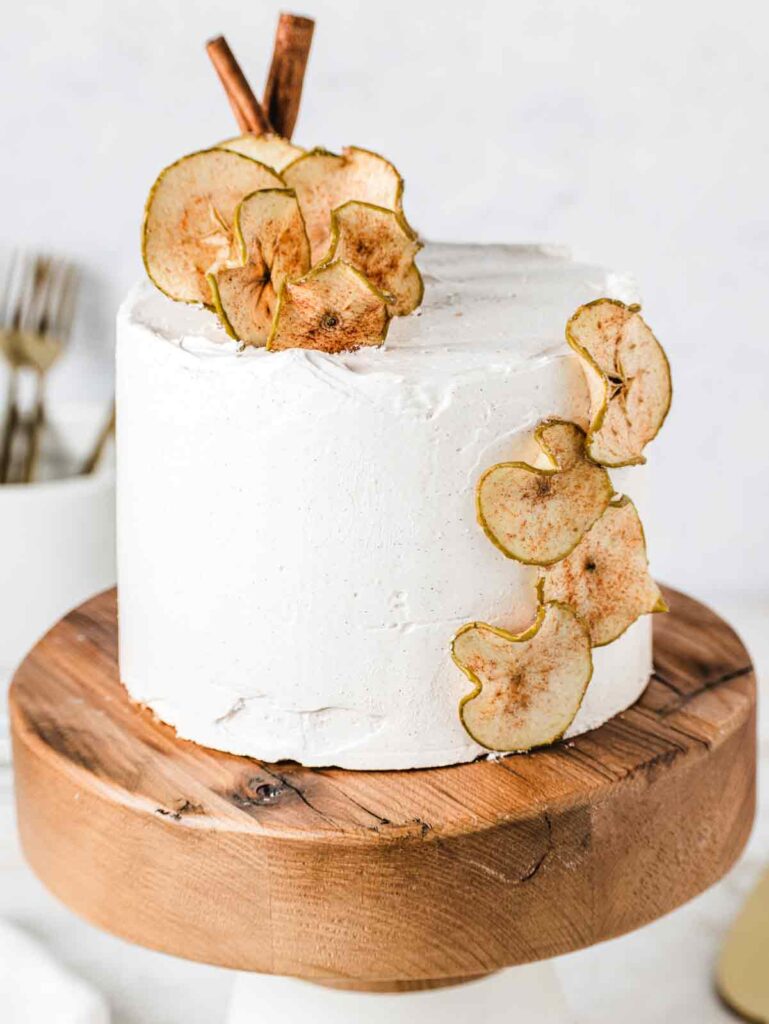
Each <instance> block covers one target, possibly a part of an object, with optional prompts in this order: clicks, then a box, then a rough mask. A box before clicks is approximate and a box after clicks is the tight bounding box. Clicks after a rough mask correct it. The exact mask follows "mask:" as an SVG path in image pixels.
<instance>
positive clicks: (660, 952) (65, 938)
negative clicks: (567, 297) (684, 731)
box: [0, 600, 769, 1024]
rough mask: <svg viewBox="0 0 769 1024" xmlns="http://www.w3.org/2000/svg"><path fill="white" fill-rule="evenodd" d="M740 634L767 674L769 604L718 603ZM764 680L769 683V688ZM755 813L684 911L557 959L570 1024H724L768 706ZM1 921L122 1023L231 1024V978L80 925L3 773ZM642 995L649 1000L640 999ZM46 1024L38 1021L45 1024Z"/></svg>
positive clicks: (766, 812) (760, 861)
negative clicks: (22, 821) (34, 857)
mask: <svg viewBox="0 0 769 1024" xmlns="http://www.w3.org/2000/svg"><path fill="white" fill-rule="evenodd" d="M711 603H712V604H714V606H715V607H716V608H717V610H718V611H719V612H720V613H721V614H723V615H725V616H726V617H727V618H728V619H729V621H731V622H732V623H733V625H734V626H735V627H736V628H737V629H738V630H739V631H740V633H741V634H742V636H743V639H744V640H745V642H746V643H747V644H748V647H749V648H750V650H751V652H752V654H753V657H754V660H755V662H756V666H757V669H758V673H759V679H761V677H762V675H763V676H764V677H765V678H767V679H769V635H767V631H766V627H765V623H766V619H767V616H769V602H766V603H756V602H751V603H746V602H744V601H738V600H729V601H726V600H724V601H720V602H718V601H716V602H711ZM768 685H769V684H768ZM759 731H760V785H759V813H758V817H757V820H756V825H755V828H754V830H753V835H752V837H751V839H750V842H749V844H748V847H747V850H746V851H745V853H744V855H743V857H742V858H741V860H740V861H739V863H738V864H737V865H736V867H735V868H734V869H733V870H732V871H731V872H730V873H729V874H728V875H727V876H726V878H724V879H723V880H722V881H721V882H719V883H718V884H717V885H715V886H713V888H711V889H710V890H709V891H708V892H706V893H704V894H703V895H702V896H700V897H698V898H697V899H695V900H693V901H692V902H691V903H689V904H688V905H687V906H685V907H683V908H681V909H680V910H678V911H676V912H674V913H672V914H670V915H668V916H667V917H665V918H662V919H661V920H659V921H657V922H655V923H654V924H651V925H649V926H647V927H646V928H643V929H641V930H639V931H637V932H635V933H633V934H631V935H627V936H624V937H623V938H621V939H616V940H614V941H612V942H608V943H604V944H602V945H600V946H594V947H593V948H591V949H587V950H583V951H581V952H578V953H572V954H570V955H568V956H565V957H561V958H559V959H558V960H557V961H555V965H556V969H557V972H558V976H559V979H560V982H561V985H562V987H563V990H564V993H565V996H566V999H567V1002H568V1004H569V1006H570V1011H571V1017H570V1019H569V1021H568V1022H565V1024H615V1022H616V1021H617V1020H622V1021H623V1024H659V1022H660V1021H662V1020H675V1021H676V1022H677V1024H722V1022H723V1024H727V1022H729V1021H732V1020H733V1019H734V1018H733V1017H732V1016H731V1015H730V1014H729V1013H728V1011H726V1010H725V1009H724V1008H723V1007H722V1006H721V1005H720V1003H719V1002H718V1000H717V998H716V996H715V995H714V993H713V989H712V966H713V962H714V958H715V957H716V955H717V953H718V948H719V943H720V941H721V938H722V936H723V934H724V932H725V930H726V929H727V928H728V926H729V923H730V921H731V920H732V918H733V916H734V915H735V913H736V912H737V910H738V909H739V906H740V904H741V902H742V900H743V899H744V897H745V896H746V895H747V894H748V892H749V891H750V889H751V886H752V885H753V883H754V882H755V881H756V880H757V878H758V876H759V874H760V872H761V870H762V868H763V867H764V866H765V865H769V798H767V795H766V786H765V784H764V783H765V780H766V778H767V776H768V775H769V711H766V710H764V708H763V706H760V725H759ZM0 917H8V918H10V919H11V920H13V921H14V922H16V923H18V924H20V925H22V926H24V927H26V928H27V929H28V930H29V931H30V932H31V933H32V934H33V935H35V936H37V937H39V938H41V939H42V940H44V941H45V942H46V944H47V945H48V946H49V948H50V949H51V951H52V952H53V953H54V954H55V955H56V956H58V957H59V958H60V959H61V960H62V961H63V962H64V963H66V964H67V965H68V966H69V967H70V968H71V969H72V970H74V971H76V972H78V973H79V974H80V975H82V976H83V977H85V978H87V979H89V980H90V981H92V982H93V984H95V985H96V986H98V987H99V988H100V989H101V991H102V992H103V993H104V994H105V995H106V997H107V998H108V1000H109V1002H110V1005H111V1007H112V1010H113V1020H114V1021H115V1022H116V1024H224V1022H225V1019H226V1007H227V1002H228V998H229V993H230V990H231V986H232V984H233V980H234V977H235V975H234V974H233V973H232V972H229V971H225V970H221V969H218V968H214V967H207V966H205V965H201V964H193V963H188V962H185V961H183V960H177V959H175V958H173V957H169V956H165V955H163V954H161V953H154V952H151V951H149V950H144V949H140V948H138V947H135V946H131V945H129V944H128V943H126V942H123V941H122V940H120V939H116V938H113V937H112V936H109V935H105V934H103V933H101V932H99V931H98V930H97V929H95V928H93V927H91V926H90V925H88V924H86V923H84V922H82V921H80V920H79V919H78V918H76V917H75V916H74V915H73V914H72V913H70V912H69V911H68V910H67V909H66V908H64V907H63V906H61V905H60V904H59V903H58V902H56V900H54V899H53V898H52V897H51V896H50V895H49V894H48V893H47V892H46V891H45V889H44V888H43V886H42V885H41V884H40V883H39V882H38V881H37V879H36V878H35V877H34V876H33V874H32V873H31V871H30V870H29V869H28V868H27V867H26V866H25V864H24V862H23V860H22V857H21V852H20V850H19V846H18V840H17V836H16V830H15V823H14V815H13V806H12V778H11V769H10V768H8V767H7V766H6V767H3V768H0ZM638 993H643V998H638ZM41 1024H42V1022H41Z"/></svg>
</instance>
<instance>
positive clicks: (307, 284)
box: [267, 260, 389, 352]
mask: <svg viewBox="0 0 769 1024" xmlns="http://www.w3.org/2000/svg"><path fill="white" fill-rule="evenodd" d="M388 323H389V314H388V312H387V301H386V298H385V296H384V295H382V293H381V292H380V291H378V290H377V289H376V288H375V287H374V285H372V284H371V282H370V281H369V280H368V278H366V277H364V276H363V274H361V273H360V271H358V270H356V269H355V268H354V267H351V266H350V265H349V263H343V262H342V261H341V260H336V261H334V262H333V263H324V264H322V265H321V266H319V267H315V268H314V269H313V270H311V271H310V273H309V274H306V275H305V276H304V277H303V278H300V279H299V280H298V281H290V280H287V281H284V283H283V286H282V288H281V289H280V292H279V294H278V306H277V309H276V311H275V318H274V320H273V324H272V331H271V332H270V336H269V339H268V340H267V348H268V349H270V350H271V351H278V350H280V349H286V348H313V349H318V350H319V351H321V352H346V351H352V350H353V349H356V348H360V347H361V346H363V345H381V344H382V342H383V341H384V339H385V335H386V334H387V327H388Z"/></svg>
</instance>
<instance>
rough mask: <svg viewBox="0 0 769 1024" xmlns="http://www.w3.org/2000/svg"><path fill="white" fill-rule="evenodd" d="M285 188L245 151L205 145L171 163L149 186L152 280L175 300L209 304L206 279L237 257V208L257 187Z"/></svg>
mask: <svg viewBox="0 0 769 1024" xmlns="http://www.w3.org/2000/svg"><path fill="white" fill-rule="evenodd" d="M275 187H277V188H282V187H285V186H284V183H283V181H282V180H281V178H280V177H279V176H278V175H277V174H276V172H275V171H273V170H271V169H270V168H269V167H266V166H265V165H264V164H260V163H257V161H255V160H251V159H250V158H249V157H246V156H242V155H241V154H240V153H232V152H229V151H227V150H224V149H205V150H201V151H200V152H198V153H190V154H189V155H188V156H184V157H182V158H181V159H180V160H177V161H176V162H175V163H173V164H171V165H170V166H168V167H166V168H165V169H164V170H162V171H161V172H160V174H159V175H158V177H157V179H156V181H155V184H154V185H153V186H152V189H151V190H150V194H149V197H148V198H147V205H146V208H145V213H144V225H143V229H142V257H143V259H144V265H145V267H146V269H147V274H148V276H149V278H150V280H151V281H152V282H153V283H154V284H155V285H156V286H157V287H158V288H159V289H160V290H161V291H162V292H165V294H166V295H168V296H169V297H170V298H172V299H176V300H177V301H180V302H202V303H204V304H205V305H210V302H211V295H210V289H209V285H208V282H207V279H206V276H207V275H208V274H212V273H216V272H217V271H218V270H220V269H221V268H222V267H226V266H231V265H232V264H233V262H237V259H236V256H235V253H234V252H233V222H234V217H235V209H236V207H237V205H238V203H239V202H240V201H241V199H242V198H243V196H245V195H248V194H249V193H251V192H254V191H256V190H257V189H263V188H275Z"/></svg>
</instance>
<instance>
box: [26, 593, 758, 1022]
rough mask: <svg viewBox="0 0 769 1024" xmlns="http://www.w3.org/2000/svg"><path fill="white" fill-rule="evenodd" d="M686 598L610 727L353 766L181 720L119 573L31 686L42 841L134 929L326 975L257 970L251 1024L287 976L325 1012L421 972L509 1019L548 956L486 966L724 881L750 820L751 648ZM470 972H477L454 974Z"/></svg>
mask: <svg viewBox="0 0 769 1024" xmlns="http://www.w3.org/2000/svg"><path fill="white" fill-rule="evenodd" d="M666 597H667V599H668V601H669V603H670V606H671V613H670V614H669V615H660V616H656V617H655V623H654V626H655V648H654V653H655V672H654V676H653V677H652V680H651V682H650V684H649V686H648V688H647V690H646V692H645V693H644V695H643V696H642V697H641V699H640V700H639V701H638V702H637V703H636V704H635V705H634V706H633V707H632V708H630V709H629V710H628V711H626V712H624V713H623V714H620V715H618V716H617V717H616V718H614V719H612V720H611V721H610V722H607V723H606V725H604V726H602V727H601V728H600V729H597V730H595V731H594V732H591V733H588V734H586V735H584V736H580V737H578V738H576V739H574V740H570V741H568V742H566V743H561V744H558V745H556V746H554V747H551V748H548V749H545V750H542V751H539V752H537V753H535V754H532V755H527V756H522V757H507V758H502V759H498V760H485V761H477V762H474V763H472V764H465V765H457V766H452V767H447V768H437V769H425V770H417V771H408V772H357V771H342V770H339V769H322V770H321V769H311V768H303V767H300V766H299V765H296V764H293V763H281V764H265V763H263V762H260V761H256V760H253V759H250V758H245V757H235V756H232V755H228V754H223V753H220V752H217V751H214V750H209V749H207V748H203V747H200V746H197V745H196V744H194V743H188V742H185V741H182V740H179V739H177V738H176V736H175V734H174V732H173V730H172V729H170V728H168V727H166V726H164V725H162V724H159V723H158V722H156V721H155V720H154V719H153V718H152V716H151V715H150V714H149V713H147V712H145V711H141V710H139V709H137V708H136V707H134V706H133V705H132V704H131V703H130V702H129V700H128V698H127V696H126V693H125V691H124V690H123V688H122V687H121V685H120V682H119V678H118V668H117V660H116V653H117V652H116V613H115V594H114V592H110V593H106V594H102V595H100V596H99V597H96V598H94V599H93V600H92V601H89V602H88V603H87V604H85V605H83V606H82V607H80V608H79V609H77V610H75V611H73V612H72V613H70V614H69V615H68V616H67V617H66V618H65V619H63V620H62V621H61V622H60V623H59V624H58V625H57V626H55V627H54V629H52V630H51V632H50V633H48V635H47V636H46V637H45V638H44V639H43V640H41V641H40V643H39V644H38V645H37V646H36V647H35V648H34V649H33V651H32V652H31V653H30V654H29V656H28V657H27V659H26V661H25V662H24V663H23V664H22V666H21V667H20V669H19V670H18V672H17V674H16V678H15V680H14V682H13V685H12V688H11V696H10V707H11V725H12V734H13V749H14V760H15V778H16V793H17V804H18V817H19V829H20V834H21V839H22V843H23V847H24V851H25V854H26V856H27V859H28V861H29V863H30V864H31V866H32V868H33V869H34V870H35V871H36V872H37V874H38V875H39V876H40V878H41V879H42V880H43V882H45V884H46V885H47V886H48V887H49V888H50V889H51V891H52V892H53V893H54V894H55V895H56V896H58V897H59V898H60V899H61V900H63V901H64V903H66V904H67V905H68V906H70V907H71V908H72V909H73V910H75V911H77V912H78V913H80V914H81V915H83V916H84V917H86V918H87V919H88V920H90V921H92V922H93V923H94V924H96V925H98V926H100V927H102V928H105V929H107V930H108V931H111V932H114V933H115V934H117V935H120V936H122V937H123V938H125V939H128V940H129V941H131V942H136V943H139V944H141V945H145V946H149V947H152V948H154V949H159V950H163V951H164V952H167V953H172V954H175V955H177V956H183V957H189V958H191V959H194V960H201V961H205V962H207V963H211V964H219V965H222V966H225V967H232V968H236V969H238V970H241V971H249V972H260V973H262V974H267V975H290V976H293V977H294V978H302V979H305V982H306V981H315V982H319V983H320V985H315V986H311V985H307V984H306V983H305V982H298V981H291V980H286V979H283V980H279V979H270V978H263V979H260V978H259V977H257V976H254V977H252V978H251V979H249V980H248V982H247V983H243V982H241V992H242V991H243V988H242V986H243V985H244V984H246V988H247V989H248V990H249V994H248V998H246V997H243V996H239V997H238V1000H236V1005H235V1006H234V1007H233V1018H232V1019H233V1022H234V1021H237V1024H245V1022H246V1021H247V1020H248V1019H249V1018H248V1017H247V1016H244V1014H246V1013H247V1012H249V1009H250V1011H251V1012H252V1013H253V1015H254V1019H257V1015H258V1019H259V1020H260V1021H261V1022H262V1024H271V1022H272V1021H273V1020H275V1021H277V1020H278V1019H280V1020H282V1021H285V1020H286V1003H285V1000H286V998H287V996H286V993H287V992H289V993H293V995H292V1005H293V1006H294V1007H296V1009H295V1011H294V1013H295V1014H296V1017H295V1019H299V1016H298V1014H299V1013H300V1012H301V1011H300V1008H301V1007H302V1005H303V1003H306V1004H308V1006H309V1009H307V1010H306V1012H307V1013H309V1012H312V1014H313V1017H314V1019H316V1020H325V1021H328V1022H342V1021H344V1022H347V1021H353V1020H355V1021H359V1020H360V1019H362V1017H363V1011H362V1010H361V1007H360V1000H361V999H365V1000H366V1005H367V1007H370V1009H368V1008H367V1009H366V1011H365V1013H366V1014H367V1017H366V1019H367V1020H368V1021H372V1022H375V1021H377V1020H379V1017H377V1016H376V1014H377V1013H381V1012H383V1008H384V1007H385V1006H386V1005H387V1004H389V1003H392V1001H393V999H394V998H395V997H393V996H391V995H387V996H385V997H383V998H382V999H379V997H378V996H374V995H371V994H370V993H371V992H379V993H381V992H388V993H392V992H398V993H400V994H399V995H398V997H397V1000H396V1010H397V1012H402V1013H408V1011H407V1008H406V1004H407V1002H413V1003H414V1006H415V1010H414V1012H415V1013H416V1012H417V1010H418V1012H419V1014H420V1017H419V1019H420V1020H422V1021H425V1022H427V1021H431V1020H432V1019H436V1020H438V1019H441V1020H443V1019H446V1017H447V1016H448V1014H449V1011H448V1009H447V1007H449V1006H451V1007H452V1010H451V1019H452V1021H454V1022H455V1024H465V1017H463V1016H460V1015H459V1014H460V1013H465V1016H466V1020H467V1021H470V1020H473V1021H475V1020H477V1019H484V1021H486V1022H487V1024H492V1022H494V1021H495V1020H496V1018H495V1017H494V1016H493V1014H492V1010H491V1008H490V1007H489V1008H486V1007H484V1005H483V1000H485V999H486V998H487V996H488V999H489V1000H490V1001H491V1002H494V1000H495V998H496V999H497V1002H499V1000H501V1001H502V1003H503V1004H504V1006H505V1007H506V1009H507V1014H508V1019H509V1014H510V1011H511V1006H512V1007H514V1006H515V1005H516V1003H517V1001H518V997H517V996H516V995H515V991H514V990H515V989H516V988H517V989H518V993H519V996H520V998H523V997H524V996H525V991H524V990H525V988H526V984H529V987H532V986H531V983H530V981H529V982H528V983H527V982H526V978H527V974H526V971H523V972H519V973H518V974H516V972H515V971H512V972H509V973H507V972H506V973H503V974H501V975H499V976H497V977H492V978H489V979H485V980H484V979H483V976H485V975H489V974H493V973H494V972H497V971H500V970H501V969H502V968H505V967H509V966H512V965H519V964H526V963H529V962H531V961H536V960H547V959H548V958H551V957H554V956H557V955H559V954H561V953H566V952H568V951H571V950H575V949H579V948H582V947H584V946H588V945H591V944H593V943H595V942H600V941H602V940H604V939H609V938H612V937H613V936H617V935H621V934H622V933H623V932H627V931H630V930H631V929H633V928H638V927H639V926H640V925H643V924H645V923H647V922H649V921H652V920H653V919H655V918H657V917H659V916H660V915H661V914H665V913H667V912H668V911H670V910H672V909H674V908H675V907H677V906H679V905H680V904H681V903H683V902H684V901H686V900H688V899H690V898H691V897H692V896H694V895H696V894H697V893H699V892H701V891H702V890H703V889H705V888H707V887H708V886H709V885H711V884H712V883H713V882H715V881H716V880H717V879H718V878H720V877H721V875H723V874H724V872H725V871H726V870H727V869H728V868H729V867H730V865H731V864H732V863H733V862H734V860H735V859H736V857H737V855H738V854H739V852H740V850H741V849H742V847H743V845H744V843H745V841H746V839H747V836H748V833H749V831H750V825H751V821H752V817H753V808H754V773H755V680H754V677H753V673H752V669H751V665H750V660H749V657H748V654H747V652H746V651H745V648H744V647H743V645H742V643H741V642H740V640H739V638H738V637H737V636H736V634H735V633H734V632H733V631H732V630H731V629H730V627H729V626H728V625H727V624H726V623H725V622H724V621H723V620H721V619H720V618H718V616H716V615H715V614H714V613H713V612H711V611H709V610H708V609H707V608H705V607H703V606H702V605H701V604H698V603H697V602H696V601H693V600H692V599H690V598H688V597H685V596H684V595H682V594H678V593H676V592H674V591H667V592H666ZM538 970H539V969H538ZM534 973H535V974H537V971H536V970H535V972H534ZM533 976H534V975H532V974H531V972H530V973H529V975H528V978H529V979H531V978H532V977H533ZM538 976H539V977H540V978H542V975H541V973H540V974H539V975H538ZM516 978H517V979H518V980H517V981H516ZM473 979H476V980H473ZM478 979H481V980H478ZM459 981H468V982H470V981H472V984H468V985H467V986H464V987H463V988H462V989H456V988H455V989H453V990H452V989H451V988H447V987H445V986H447V985H451V984H456V983H457V982H459ZM329 985H331V986H332V988H330V989H329V988H327V987H322V986H329ZM537 987H538V985H537V984H535V985H534V988H537ZM340 988H342V989H353V990H357V991H355V992H352V993H350V992H349V991H339V989H340ZM424 989H426V990H427V991H420V990H424ZM473 990H475V991H474V992H473ZM544 990H546V991H547V992H549V994H550V995H551V996H552V999H551V1004H552V1006H556V1004H557V998H558V994H557V991H555V990H552V991H551V990H549V989H548V986H547V985H545V986H544ZM361 992H363V993H369V994H367V995H361ZM460 992H461V993H462V995H461V997H460V995H459V993H460ZM495 992H496V993H497V996H496V997H495V995H494V993H495ZM471 995H472V996H473V998H468V997H469V996H471ZM404 1000H405V1002H404ZM431 1000H432V1006H433V1007H434V1008H435V1009H434V1012H435V1014H438V1016H435V1017H434V1018H433V1017H431V1016H429V1014H430V1013H433V1009H431ZM465 1005H467V1007H468V1009H467V1011H466V1012H465V1011H463V1010H461V1007H463V1006H465ZM518 1005H519V1006H521V1009H522V1004H520V1003H518ZM378 1006H379V1007H381V1008H382V1010H380V1009H376V1007H378ZM552 1006H551V1009H552ZM271 1007H272V1009H271ZM480 1010H483V1012H482V1013H480V1016H479V1011H480ZM556 1010H557V1006H556ZM547 1012H548V1011H547V1007H546V1006H544V1005H543V1006H541V1007H540V1008H539V1009H537V1008H536V1007H533V1008H531V1011H530V1015H531V1016H532V1019H533V1018H534V1016H536V1014H537V1013H539V1014H540V1016H539V1017H538V1020H539V1021H540V1024H544V1022H545V1021H547V1020H548V1017H547V1016H546V1013H547ZM554 1012H555V1011H554ZM238 1014H239V1016H238ZM335 1014H336V1015H335ZM527 1016H528V1015H523V1014H522V1013H521V1014H520V1015H519V1019H524V1020H525V1019H527ZM382 1019H383V1018H382ZM500 1019H501V1018H500ZM561 1019H565V1018H564V1017H563V1015H562V1018H561Z"/></svg>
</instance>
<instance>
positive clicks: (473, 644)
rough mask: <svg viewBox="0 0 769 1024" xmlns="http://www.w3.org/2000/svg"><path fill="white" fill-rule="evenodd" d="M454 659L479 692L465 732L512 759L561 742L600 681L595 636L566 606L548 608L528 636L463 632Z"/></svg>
mask: <svg viewBox="0 0 769 1024" xmlns="http://www.w3.org/2000/svg"><path fill="white" fill-rule="evenodd" d="M451 654H452V657H453V659H454V661H455V662H456V664H457V665H458V666H459V668H461V669H462V671H463V672H464V673H465V675H466V676H467V678H468V679H469V680H470V682H471V683H472V684H473V686H474V689H473V691H472V693H470V694H468V695H467V696H466V697H464V698H463V699H462V701H461V702H460V705H459V717H460V719H461V721H462V724H463V725H464V727H465V729H466V730H467V732H468V733H469V734H470V736H471V737H472V738H473V739H474V740H475V741H476V743H480V744H481V746H483V747H486V748H487V749H488V750H497V751H502V752H505V753H513V752H523V751H526V750H531V749H532V747H541V746H543V745H545V744H547V743H554V742H555V741H556V740H558V739H560V738H561V736H563V734H564V733H565V732H566V730H567V729H568V727H569V726H570V725H571V723H572V722H573V721H574V717H575V715H576V714H577V711H579V707H580V704H581V703H582V698H583V697H584V694H585V690H586V689H587V685H588V683H589V682H590V677H591V676H592V674H593V662H592V658H591V654H590V636H589V634H588V631H587V629H586V627H585V625H584V623H582V622H581V621H580V619H579V617H578V616H577V615H576V614H575V612H574V610H573V609H572V608H569V606H568V605H565V604H561V603H560V602H559V601H549V602H548V603H547V604H543V605H541V606H540V608H539V611H538V613H537V617H536V619H535V620H534V623H533V625H532V626H530V627H529V629H527V630H526V631H525V632H523V633H518V634H513V633H508V632H506V631H505V630H503V629H497V628H495V627H494V626H489V625H487V624H486V623H484V622H472V623H470V624H469V625H467V626H463V627H462V629H460V630H459V632H458V633H457V634H456V636H455V637H454V640H453V642H452V645H451Z"/></svg>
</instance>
